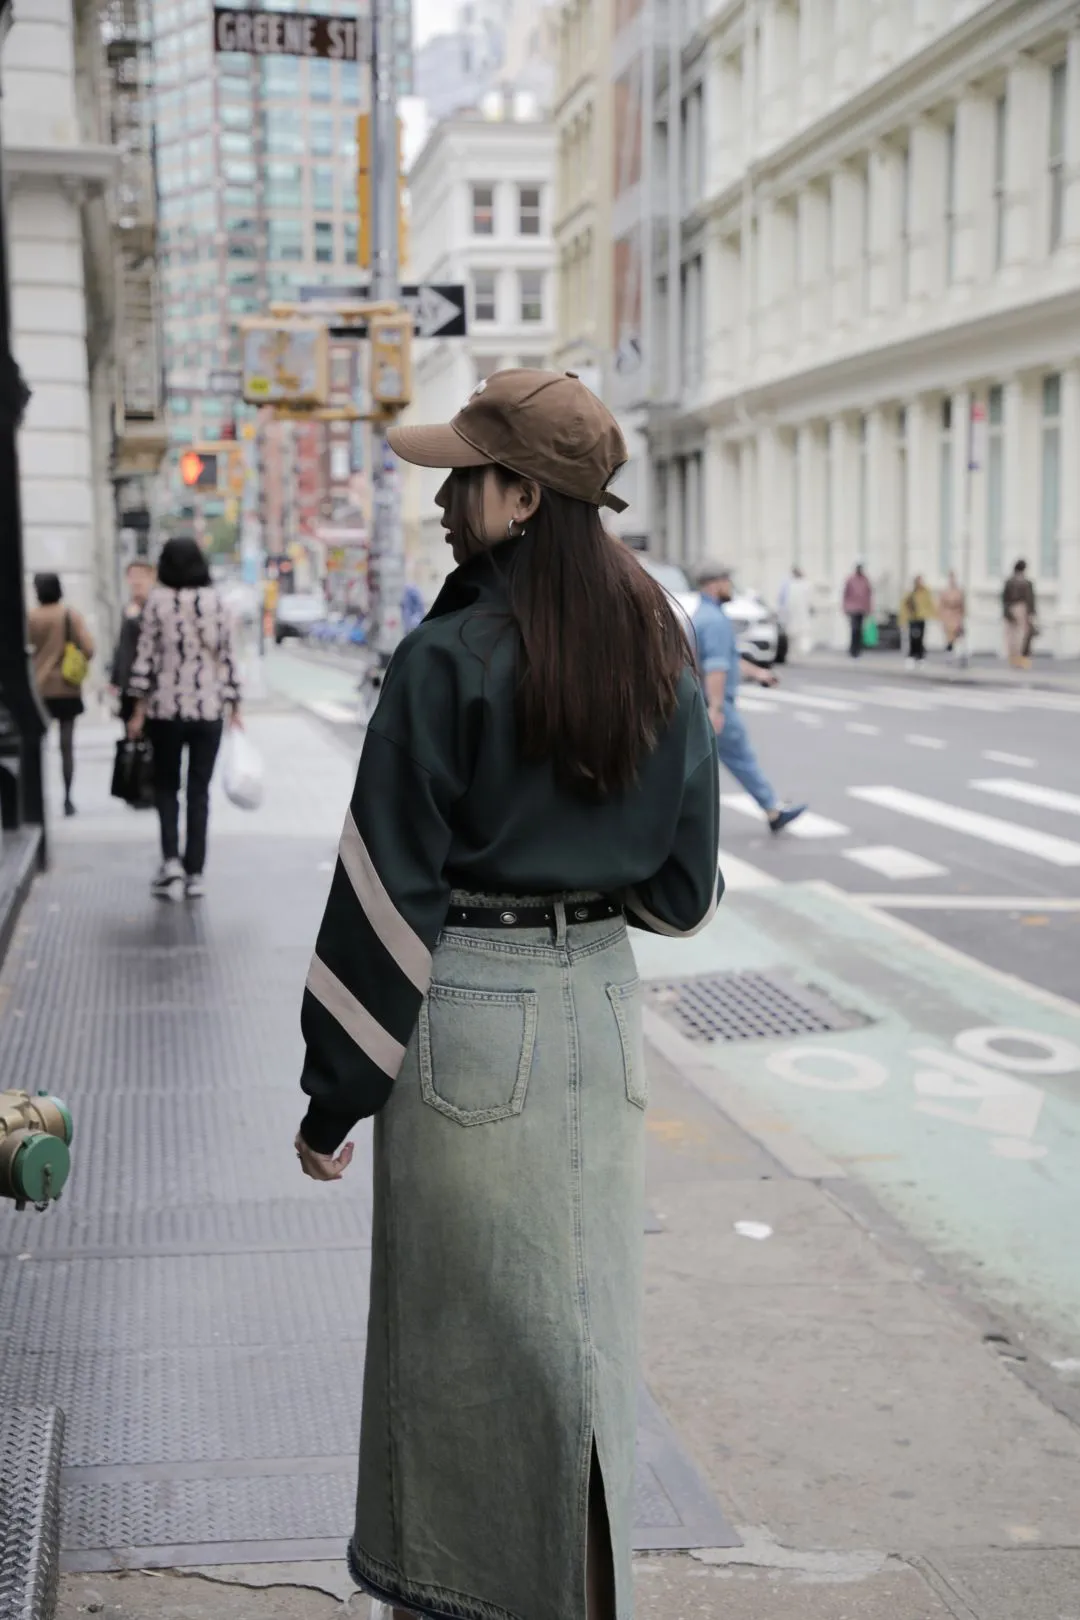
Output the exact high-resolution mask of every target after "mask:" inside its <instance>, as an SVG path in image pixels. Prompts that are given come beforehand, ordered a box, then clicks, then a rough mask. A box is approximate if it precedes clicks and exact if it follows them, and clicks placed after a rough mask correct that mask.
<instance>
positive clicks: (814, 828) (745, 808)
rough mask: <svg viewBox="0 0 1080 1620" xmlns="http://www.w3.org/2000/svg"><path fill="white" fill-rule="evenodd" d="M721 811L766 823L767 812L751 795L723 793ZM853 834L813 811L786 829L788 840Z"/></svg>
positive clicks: (805, 812)
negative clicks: (730, 811) (731, 811)
mask: <svg viewBox="0 0 1080 1620" xmlns="http://www.w3.org/2000/svg"><path fill="white" fill-rule="evenodd" d="M720 806H721V810H722V811H723V810H734V811H735V812H736V814H737V815H740V816H752V817H754V818H755V819H756V820H757V821H760V822H762V823H764V821H765V812H764V810H762V809H761V808H760V806H759V805H757V804H755V803H754V801H753V799H752V798H751V797H750V795H749V793H722V794H721V795H720ZM850 832H851V828H850V827H845V826H843V825H842V823H841V822H839V821H830V820H829V818H828V816H818V815H815V814H814V812H813V810H804V811H803V813H802V815H801V816H800V817H799V819H798V821H793V822H792V823H791V825H790V826H789V827H786V828H785V829H784V835H783V836H784V837H787V838H846V837H847V836H848V834H849V833H850Z"/></svg>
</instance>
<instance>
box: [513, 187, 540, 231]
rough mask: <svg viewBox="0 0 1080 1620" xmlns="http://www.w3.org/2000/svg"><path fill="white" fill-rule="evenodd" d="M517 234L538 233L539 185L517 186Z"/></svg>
mask: <svg viewBox="0 0 1080 1620" xmlns="http://www.w3.org/2000/svg"><path fill="white" fill-rule="evenodd" d="M518 235H519V236H539V235H540V187H539V186H519V187H518Z"/></svg>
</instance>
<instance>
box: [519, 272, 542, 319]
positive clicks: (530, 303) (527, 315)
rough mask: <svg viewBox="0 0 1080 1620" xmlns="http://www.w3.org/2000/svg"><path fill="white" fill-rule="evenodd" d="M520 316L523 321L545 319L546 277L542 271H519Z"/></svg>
mask: <svg viewBox="0 0 1080 1620" xmlns="http://www.w3.org/2000/svg"><path fill="white" fill-rule="evenodd" d="M518 301H519V316H520V319H521V320H522V321H527V322H530V323H531V322H535V321H542V320H543V318H544V276H543V272H542V271H541V270H519V271H518Z"/></svg>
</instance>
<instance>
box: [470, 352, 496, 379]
mask: <svg viewBox="0 0 1080 1620" xmlns="http://www.w3.org/2000/svg"><path fill="white" fill-rule="evenodd" d="M473 369H474V371H475V373H476V380H477V382H478V383H482V382H487V380H488V378H489V377H493V376H494V375H495V373H496V372H497V371H498V369H499V357H498V355H497V354H477V355H474V356H473Z"/></svg>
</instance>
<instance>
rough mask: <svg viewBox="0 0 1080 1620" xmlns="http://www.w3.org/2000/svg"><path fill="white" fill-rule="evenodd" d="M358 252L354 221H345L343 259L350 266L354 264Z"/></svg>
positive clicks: (358, 244)
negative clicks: (344, 258)
mask: <svg viewBox="0 0 1080 1620" xmlns="http://www.w3.org/2000/svg"><path fill="white" fill-rule="evenodd" d="M359 251H360V243H359V240H358V237H357V230H356V221H355V219H347V220H346V221H345V257H346V259H347V260H348V262H349V263H350V264H356V262H357V255H358V254H359Z"/></svg>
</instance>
